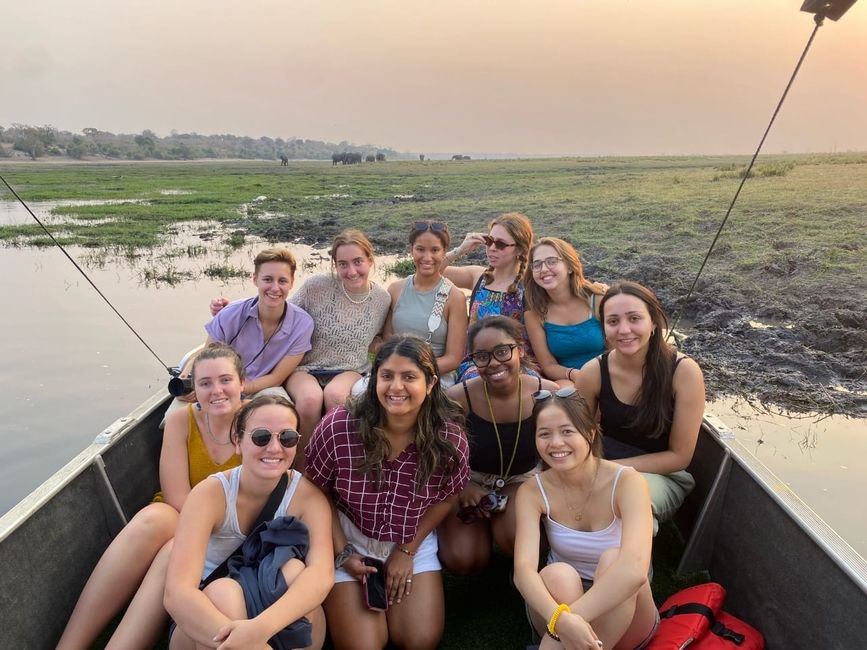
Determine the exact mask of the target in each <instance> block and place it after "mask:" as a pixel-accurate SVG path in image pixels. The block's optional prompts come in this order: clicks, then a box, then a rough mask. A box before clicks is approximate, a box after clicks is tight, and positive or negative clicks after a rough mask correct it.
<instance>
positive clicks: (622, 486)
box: [514, 386, 659, 650]
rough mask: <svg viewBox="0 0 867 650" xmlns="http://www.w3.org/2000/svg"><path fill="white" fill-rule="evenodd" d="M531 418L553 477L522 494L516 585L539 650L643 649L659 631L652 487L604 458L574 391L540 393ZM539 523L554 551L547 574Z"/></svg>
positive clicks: (532, 483) (530, 484)
mask: <svg viewBox="0 0 867 650" xmlns="http://www.w3.org/2000/svg"><path fill="white" fill-rule="evenodd" d="M533 417H534V418H535V420H536V449H537V451H538V452H539V456H540V457H541V459H542V461H543V462H544V463H546V464H547V465H548V467H549V469H546V470H545V471H544V472H542V473H541V474H537V475H536V476H535V477H534V478H533V480H529V481H526V482H525V483H524V484H523V485H522V486H521V487H520V488H519V489H518V495H517V499H516V510H517V520H518V530H517V537H516V539H515V574H514V580H515V586H516V587H517V588H518V591H520V592H521V595H522V596H523V597H524V600H525V601H526V602H527V607H528V610H529V612H530V618H531V620H532V622H533V625H534V627H535V628H536V630H537V632H538V633H539V634H540V635H541V636H542V642H541V644H540V645H539V647H540V648H541V649H551V648H563V647H565V648H593V649H594V650H598V649H599V648H603V649H624V650H626V649H633V648H635V649H638V648H643V647H644V646H645V645H647V643H648V642H649V641H650V639H651V638H652V637H653V634H654V632H655V631H656V626H657V624H658V623H659V615H658V613H657V611H656V606H655V605H654V602H653V596H652V594H651V592H650V584H649V583H648V580H647V573H648V568H649V566H650V551H651V539H652V537H651V529H652V524H651V516H650V501H649V498H648V494H647V485H646V483H645V482H644V481H643V480H642V478H641V476H640V475H639V474H638V472H635V471H634V470H632V469H631V468H628V467H623V466H622V465H618V464H616V463H612V462H610V461H607V460H603V459H602V458H601V447H602V445H601V435H600V433H599V431H598V430H597V427H596V423H595V421H594V419H593V416H592V415H591V413H590V411H589V409H588V408H587V405H586V403H585V402H584V400H583V399H581V397H579V396H578V394H577V392H576V390H575V388H574V387H571V386H570V387H567V388H563V389H560V390H559V391H556V392H555V393H551V392H549V391H541V392H540V393H539V395H537V402H536V405H535V407H534V408H533ZM540 523H541V524H542V525H543V526H544V529H545V535H546V538H547V541H548V545H549V547H550V551H549V553H548V559H547V563H546V566H545V567H544V568H543V569H542V570H541V571H539V546H540V542H541V533H540V530H539V529H540Z"/></svg>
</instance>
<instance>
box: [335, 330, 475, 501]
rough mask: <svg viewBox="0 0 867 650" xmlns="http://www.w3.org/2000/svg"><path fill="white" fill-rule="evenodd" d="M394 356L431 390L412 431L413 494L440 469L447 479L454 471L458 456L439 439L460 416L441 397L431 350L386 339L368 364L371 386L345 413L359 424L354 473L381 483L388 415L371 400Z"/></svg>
mask: <svg viewBox="0 0 867 650" xmlns="http://www.w3.org/2000/svg"><path fill="white" fill-rule="evenodd" d="M393 356H399V357H405V358H407V359H409V360H410V361H412V363H414V364H415V365H416V367H418V369H419V370H421V371H422V373H423V374H424V378H425V383H426V384H427V385H428V386H431V385H433V387H432V388H431V391H430V393H429V394H428V395H427V397H425V400H424V402H423V403H422V406H421V410H420V411H419V413H418V419H417V423H416V430H415V441H414V442H415V446H416V450H417V451H418V466H417V468H416V474H415V485H416V489H420V488H421V487H422V486H424V485H425V483H427V481H428V479H430V477H431V475H432V474H433V473H434V472H435V471H436V470H437V468H442V469H443V473H444V475H449V476H450V475H452V474H454V473H455V472H456V471H457V469H458V462H459V455H458V451H457V449H456V448H455V446H454V445H453V444H452V443H451V442H450V441H449V440H447V439H446V438H444V437H443V435H442V430H443V428H444V427H445V426H446V424H447V423H448V422H455V423H458V424H461V423H462V422H463V414H462V411H461V408H460V406H459V405H458V404H457V403H456V402H454V401H453V400H451V399H450V398H449V397H448V395H446V392H445V390H443V388H442V386H441V385H440V382H439V381H437V377H438V376H439V369H438V367H437V362H436V357H435V356H434V354H433V351H432V350H431V347H430V345H428V344H427V343H426V342H425V341H423V340H421V339H420V338H418V337H416V336H408V335H399V336H391V337H389V338H388V339H387V340H386V341H385V343H383V345H382V347H381V348H380V349H379V352H377V354H376V358H375V359H374V361H373V367H372V369H371V371H370V381H369V382H368V384H367V388H366V389H365V391H364V392H363V393H362V394H361V395H359V396H358V397H357V398H355V399H353V400H351V401H350V402H349V410H350V412H351V413H352V414H353V415H354V416H355V417H356V418H358V420H359V424H358V436H359V438H360V439H361V443H362V446H363V447H364V456H365V457H364V461H363V462H362V463H361V464H360V465H359V467H358V469H359V470H360V471H363V472H365V473H368V474H369V475H371V476H372V477H373V478H374V480H375V481H376V483H377V484H381V483H382V462H383V461H384V460H385V459H386V458H388V456H389V453H390V452H391V444H390V443H389V441H388V437H387V436H386V435H385V431H384V428H385V425H386V421H387V419H388V414H387V413H386V412H385V409H384V408H383V405H382V404H381V403H380V401H379V398H378V397H377V394H376V386H377V381H378V375H379V369H380V368H381V367H382V364H383V363H385V362H386V361H387V360H388V359H390V358H391V357H393Z"/></svg>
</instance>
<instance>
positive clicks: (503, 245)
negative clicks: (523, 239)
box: [482, 235, 517, 251]
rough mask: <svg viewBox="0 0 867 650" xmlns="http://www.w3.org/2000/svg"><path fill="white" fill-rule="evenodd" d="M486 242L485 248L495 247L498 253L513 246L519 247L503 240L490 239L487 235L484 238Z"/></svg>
mask: <svg viewBox="0 0 867 650" xmlns="http://www.w3.org/2000/svg"><path fill="white" fill-rule="evenodd" d="M482 239H484V240H485V246H488V247H490V246H493V247H494V248H496V249H497V250H498V251H501V250H505V249H507V248H511V247H512V246H517V244H510V243H509V242H506V241H503V240H502V239H494V238H493V237H489V236H488V235H485V236H484V237H482Z"/></svg>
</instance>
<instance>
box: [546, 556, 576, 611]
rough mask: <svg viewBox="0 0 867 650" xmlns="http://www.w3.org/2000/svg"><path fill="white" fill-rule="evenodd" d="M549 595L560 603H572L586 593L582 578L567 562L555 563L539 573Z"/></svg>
mask: <svg viewBox="0 0 867 650" xmlns="http://www.w3.org/2000/svg"><path fill="white" fill-rule="evenodd" d="M539 576H540V577H541V578H542V582H543V583H545V588H546V589H547V590H548V593H550V594H551V596H552V597H553V598H554V600H556V601H557V602H559V603H571V602H572V601H574V600H578V599H579V598H580V597H581V595H582V594H583V593H584V587H583V586H582V584H581V576H579V575H578V572H577V571H576V570H575V569H574V568H573V567H572V566H570V565H568V564H566V563H565V562H554V563H553V564H549V565H548V566H546V567H544V568H543V569H542V570H541V571H539Z"/></svg>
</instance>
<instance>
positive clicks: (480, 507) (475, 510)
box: [458, 492, 497, 524]
mask: <svg viewBox="0 0 867 650" xmlns="http://www.w3.org/2000/svg"><path fill="white" fill-rule="evenodd" d="M496 507H497V495H496V493H495V492H488V493H487V494H486V495H485V496H483V497H482V498H481V499H479V502H478V503H477V504H476V505H474V506H466V507H465V508H461V509H460V510H458V519H460V520H461V522H462V523H464V524H471V523H473V522H474V521H478V520H479V519H481V518H482V517H484V516H485V515H484V513H486V512H491V511H492V510H493V509H494V508H496Z"/></svg>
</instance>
